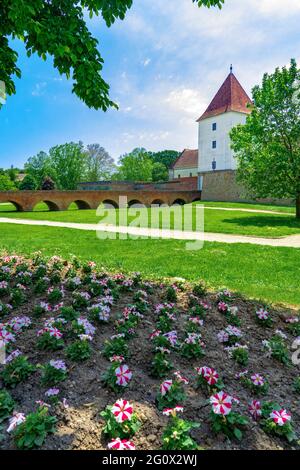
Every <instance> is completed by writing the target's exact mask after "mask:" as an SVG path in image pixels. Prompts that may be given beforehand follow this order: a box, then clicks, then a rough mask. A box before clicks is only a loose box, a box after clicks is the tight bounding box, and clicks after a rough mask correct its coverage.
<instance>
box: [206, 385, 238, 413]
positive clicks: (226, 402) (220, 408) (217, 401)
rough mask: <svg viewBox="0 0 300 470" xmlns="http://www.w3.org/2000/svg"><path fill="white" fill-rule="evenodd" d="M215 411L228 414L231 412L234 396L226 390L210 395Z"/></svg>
mask: <svg viewBox="0 0 300 470" xmlns="http://www.w3.org/2000/svg"><path fill="white" fill-rule="evenodd" d="M209 400H210V403H211V404H212V409H213V412H214V413H215V414H216V415H223V416H225V415H228V414H229V413H230V412H231V408H232V401H233V398H232V397H231V396H230V395H228V394H227V393H225V392H222V391H221V392H219V393H216V394H215V395H213V396H212V397H210V399H209Z"/></svg>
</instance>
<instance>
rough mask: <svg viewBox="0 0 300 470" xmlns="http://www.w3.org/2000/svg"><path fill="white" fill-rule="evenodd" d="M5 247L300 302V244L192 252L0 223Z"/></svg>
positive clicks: (215, 246)
mask: <svg viewBox="0 0 300 470" xmlns="http://www.w3.org/2000/svg"><path fill="white" fill-rule="evenodd" d="M0 230H1V238H0V250H1V249H3V250H7V251H8V252H9V253H12V252H16V253H24V254H27V255H29V256H30V255H31V254H32V253H33V252H34V251H37V250H40V251H42V252H43V253H44V254H45V255H47V256H51V255H53V254H59V255H61V256H63V257H65V258H70V257H71V256H72V255H76V256H78V257H80V258H81V259H85V260H91V259H92V260H94V261H96V262H97V264H98V266H102V267H105V268H106V269H112V270H122V271H124V272H133V271H141V272H142V273H143V274H145V275H146V276H149V277H153V278H157V277H182V278H185V279H187V280H199V279H205V281H206V282H208V283H209V285H210V286H212V287H213V288H215V289H216V288H219V287H224V286H226V287H228V288H229V289H233V290H237V291H240V292H241V293H243V294H245V295H247V296H249V297H253V298H262V299H265V300H266V301H271V302H274V303H286V304H290V305H298V306H300V285H299V279H300V249H294V248H274V247H266V246H254V245H250V244H249V245H248V244H234V245H229V244H223V243H205V245H204V248H203V249H202V250H199V251H187V250H186V249H185V242H184V241H176V240H99V239H97V238H96V234H95V233H94V232H88V231H80V230H73V229H64V228H56V227H33V226H32V227H29V226H26V227H24V226H19V225H11V224H1V226H0Z"/></svg>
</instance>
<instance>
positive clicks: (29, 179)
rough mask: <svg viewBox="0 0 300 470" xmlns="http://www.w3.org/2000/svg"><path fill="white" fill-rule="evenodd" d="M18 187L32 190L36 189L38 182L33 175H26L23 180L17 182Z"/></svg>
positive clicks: (23, 189) (22, 189)
mask: <svg viewBox="0 0 300 470" xmlns="http://www.w3.org/2000/svg"><path fill="white" fill-rule="evenodd" d="M19 189H20V190H21V191H34V190H35V189H38V183H37V181H36V179H35V178H34V176H32V175H26V176H25V178H24V179H23V181H21V183H20V184H19Z"/></svg>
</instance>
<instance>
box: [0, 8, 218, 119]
mask: <svg viewBox="0 0 300 470" xmlns="http://www.w3.org/2000/svg"><path fill="white" fill-rule="evenodd" d="M162 1H166V0H162ZM169 1H170V0H169ZM193 2H194V3H197V4H198V6H199V7H201V6H206V7H211V6H217V7H219V8H221V7H222V4H223V3H224V0H193ZM132 3H133V0H75V1H71V0H1V2H0V18H1V22H0V80H2V81H3V82H4V83H5V87H6V93H7V94H8V95H9V96H10V95H12V94H14V93H15V92H16V88H15V80H14V79H15V77H18V78H20V77H21V70H20V69H19V67H18V66H17V59H18V54H17V52H16V51H15V50H14V49H12V48H11V47H10V45H9V39H10V38H19V39H21V40H22V41H24V45H25V48H26V51H27V55H28V56H29V57H30V56H31V55H32V54H34V53H37V54H38V55H39V57H41V58H42V59H43V60H46V58H47V55H49V56H51V57H52V58H53V64H54V67H55V68H56V69H57V70H58V72H59V73H60V74H61V75H65V76H66V77H67V78H70V77H72V79H73V89H72V91H73V93H75V94H76V95H77V96H78V97H79V98H80V99H81V100H82V101H83V102H84V103H85V104H86V105H87V106H89V107H90V108H95V109H102V110H103V111H106V110H107V109H108V108H109V107H117V105H116V104H115V103H113V101H111V100H110V97H109V85H108V84H107V83H106V82H105V80H104V79H103V78H102V76H101V72H102V68H103V58H102V56H101V54H100V52H99V50H98V41H97V39H95V38H94V37H93V36H92V35H91V33H90V31H89V29H88V27H87V24H86V21H85V17H84V15H85V13H86V12H88V13H89V15H90V17H93V15H96V16H98V15H99V14H101V16H102V18H103V19H104V21H105V23H106V25H107V26H108V27H110V26H111V25H112V24H113V23H114V22H115V20H116V19H118V18H119V19H121V20H123V19H124V18H125V14H126V12H127V10H128V9H129V8H131V6H132ZM173 3H174V7H175V6H176V0H175V1H174V0H173ZM0 107H1V104H0Z"/></svg>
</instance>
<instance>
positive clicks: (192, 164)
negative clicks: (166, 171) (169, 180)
mask: <svg viewBox="0 0 300 470" xmlns="http://www.w3.org/2000/svg"><path fill="white" fill-rule="evenodd" d="M197 167H198V150H190V149H185V150H184V151H183V152H182V154H181V155H179V157H178V158H177V160H175V162H174V163H173V165H172V166H171V168H173V169H176V168H197Z"/></svg>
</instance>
